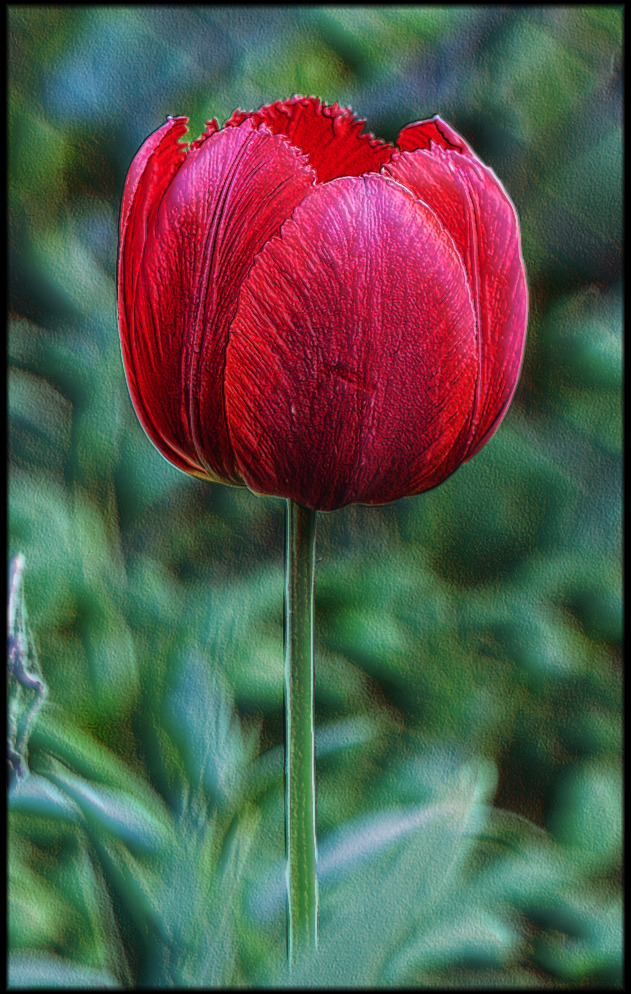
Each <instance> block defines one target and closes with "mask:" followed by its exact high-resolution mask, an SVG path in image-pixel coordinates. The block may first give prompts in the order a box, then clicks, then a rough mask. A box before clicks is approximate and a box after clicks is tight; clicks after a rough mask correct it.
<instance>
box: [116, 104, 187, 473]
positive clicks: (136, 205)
mask: <svg viewBox="0 0 631 994" xmlns="http://www.w3.org/2000/svg"><path fill="white" fill-rule="evenodd" d="M186 122H187V118H185V117H176V118H169V119H168V120H167V121H166V123H165V124H163V125H162V127H161V128H158V130H157V131H155V132H154V133H153V134H152V135H150V136H149V138H147V140H146V141H145V142H144V144H143V145H142V147H141V148H140V150H139V151H138V152H137V154H136V156H135V157H134V160H133V162H132V164H131V166H130V168H129V172H128V174H127V179H126V181H125V189H124V192H123V201H122V206H121V219H120V253H119V262H118V319H119V327H120V336H121V348H122V353H123V362H124V366H125V372H126V375H127V382H128V385H129V392H130V394H131V399H132V403H133V405H134V408H135V411H136V414H137V415H138V419H139V421H140V423H141V424H142V426H143V428H144V429H145V431H146V432H147V434H148V435H149V438H150V439H151V440H152V442H153V443H154V445H155V446H156V447H157V448H158V449H159V451H160V452H161V453H162V455H164V456H165V457H166V458H167V459H169V460H170V461H171V462H173V463H174V465H175V466H177V467H178V469H181V470H184V471H186V472H189V473H195V474H200V473H202V472H203V471H202V467H201V466H199V465H198V464H197V463H196V462H195V460H193V459H191V457H190V454H188V453H186V452H184V451H182V450H181V447H180V445H173V444H172V443H171V442H169V441H168V440H167V439H166V438H165V437H164V435H163V432H162V431H161V428H160V424H161V423H163V422H164V417H163V416H161V414H160V411H158V410H156V404H155V402H154V403H153V404H152V403H149V405H147V404H146V403H145V398H144V396H143V395H144V390H143V376H142V370H143V363H144V359H145V356H144V351H145V350H144V348H143V341H142V337H139V335H138V327H137V322H136V320H135V318H134V313H133V312H134V300H135V298H136V293H137V287H138V278H139V273H140V266H141V261H142V256H143V252H144V248H145V238H146V233H147V229H148V227H149V224H150V221H151V218H152V216H153V215H154V214H155V211H156V210H157V208H158V205H159V203H160V200H161V198H162V197H163V195H164V192H165V190H166V188H167V187H168V185H169V183H170V182H171V180H172V179H173V176H174V175H175V173H176V172H177V170H178V169H179V168H180V166H181V165H182V163H183V161H184V159H185V158H186V152H187V148H186V145H185V144H182V143H181V142H180V141H179V139H180V138H181V137H182V136H183V135H184V134H185V133H186ZM158 407H159V408H161V407H162V404H161V403H159V404H158ZM191 448H192V447H191Z"/></svg>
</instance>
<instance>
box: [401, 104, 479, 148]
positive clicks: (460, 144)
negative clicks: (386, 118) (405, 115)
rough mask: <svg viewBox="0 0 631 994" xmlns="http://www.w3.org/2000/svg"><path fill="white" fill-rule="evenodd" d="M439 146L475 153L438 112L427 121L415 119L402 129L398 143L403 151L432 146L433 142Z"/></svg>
mask: <svg viewBox="0 0 631 994" xmlns="http://www.w3.org/2000/svg"><path fill="white" fill-rule="evenodd" d="M432 143H433V144H435V145H438V147H439V148H444V149H453V150H454V151H456V152H461V153H462V154H463V155H473V151H472V149H471V146H470V145H468V144H467V142H466V141H465V140H464V138H463V137H462V136H461V135H459V134H458V132H457V131H454V129H453V128H452V127H451V125H450V124H447V122H446V121H443V119H442V117H439V116H438V114H436V115H435V116H434V117H431V118H429V120H427V121H415V122H414V124H407V125H406V126H405V128H402V129H401V132H400V134H399V138H398V140H397V145H398V146H399V148H400V149H401V151H402V152H415V151H416V150H417V149H419V148H430V147H431V144H432Z"/></svg>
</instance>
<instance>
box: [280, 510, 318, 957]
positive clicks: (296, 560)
mask: <svg viewBox="0 0 631 994" xmlns="http://www.w3.org/2000/svg"><path fill="white" fill-rule="evenodd" d="M315 529H316V512H315V511H312V510H310V509H309V508H307V507H302V506H301V505H300V504H296V503H295V502H294V501H292V500H288V501H287V546H286V558H285V831H286V843H287V895H288V929H287V938H288V952H289V963H290V965H291V964H292V963H294V962H295V960H296V957H297V955H298V953H299V952H300V950H308V949H310V950H314V949H315V948H316V946H317V941H318V883H317V877H316V818H315V729H314V711H313V574H314V563H315Z"/></svg>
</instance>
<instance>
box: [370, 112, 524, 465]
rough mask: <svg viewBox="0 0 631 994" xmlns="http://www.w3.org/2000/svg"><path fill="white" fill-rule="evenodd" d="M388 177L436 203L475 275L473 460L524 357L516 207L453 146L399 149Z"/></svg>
mask: <svg viewBox="0 0 631 994" xmlns="http://www.w3.org/2000/svg"><path fill="white" fill-rule="evenodd" d="M442 127H444V125H443V124H442V122H441V128H442ZM452 138H454V140H455V139H457V138H458V136H457V135H456V133H455V132H453V133H452ZM383 174H384V175H385V176H390V177H392V178H393V179H396V180H397V181H398V182H399V183H402V184H403V185H404V186H406V187H407V188H408V189H409V190H410V191H411V192H412V193H413V194H414V195H415V196H417V197H418V198H419V199H420V200H421V201H422V202H423V203H425V204H427V205H428V206H429V207H431V208H432V210H433V211H434V212H435V213H436V215H437V217H438V218H439V219H440V220H441V222H442V223H443V224H444V225H445V227H446V228H447V229H448V230H449V231H450V233H451V234H452V236H453V238H454V242H455V244H456V246H457V247H458V250H459V252H460V254H461V257H462V260H463V262H464V265H465V269H466V271H467V274H468V278H469V283H470V287H471V293H472V297H473V301H474V306H475V310H476V321H477V329H478V347H479V353H480V358H479V374H478V384H477V390H476V400H475V404H474V409H473V411H472V418H471V422H470V424H469V425H468V426H467V428H466V432H465V434H464V436H463V440H462V458H463V460H466V459H470V458H471V456H473V455H474V454H475V453H476V452H477V451H478V450H479V449H480V448H481V447H482V445H484V443H485V442H486V441H487V440H488V439H489V438H490V436H491V435H492V434H493V432H494V431H495V429H496V428H497V427H498V425H499V423H500V421H501V420H502V418H503V416H504V414H505V413H506V410H507V409H508V406H509V404H510V401H511V398H512V396H513V393H514V390H515V387H516V385H517V380H518V377H519V370H520V366H521V361H522V355H523V349H524V342H525V331H526V321H527V310H528V291H527V286H526V277H525V272H524V264H523V260H522V257H521V250H520V237H519V225H518V221H517V217H516V214H515V208H514V207H513V204H512V202H511V201H510V199H509V197H508V195H507V194H506V192H505V190H504V189H503V187H502V185H501V183H500V182H499V180H498V179H497V177H496V176H495V174H494V173H493V171H492V170H491V169H489V168H487V167H486V166H484V165H483V164H482V163H481V162H480V161H479V160H478V159H477V158H476V157H475V156H474V155H473V153H469V152H467V153H465V154H460V153H459V152H457V151H454V150H453V146H451V145H450V144H445V145H443V146H442V147H441V146H439V145H437V144H432V146H431V147H430V149H429V150H427V151H426V150H424V149H422V148H421V149H419V150H418V151H415V152H403V153H399V154H395V155H394V156H393V159H392V161H391V162H390V163H388V164H387V165H386V166H384V169H383Z"/></svg>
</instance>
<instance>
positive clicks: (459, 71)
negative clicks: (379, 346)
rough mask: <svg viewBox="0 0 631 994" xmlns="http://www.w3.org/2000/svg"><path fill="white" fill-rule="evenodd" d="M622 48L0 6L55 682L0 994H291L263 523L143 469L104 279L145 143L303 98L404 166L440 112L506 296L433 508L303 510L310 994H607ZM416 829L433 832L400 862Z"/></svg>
mask: <svg viewBox="0 0 631 994" xmlns="http://www.w3.org/2000/svg"><path fill="white" fill-rule="evenodd" d="M622 20H623V18H622V9H621V8H620V7H604V6H598V7H572V6H567V7H554V6H552V7H530V6H527V7H524V8H523V9H519V8H514V7H494V6H471V7H467V6H465V7H413V6H408V7H387V8H385V7H378V6H377V7H373V6H371V7H348V8H344V7H188V6H177V7H169V6H164V7H151V6H146V7H142V6H139V7H133V6H131V7H108V6H99V7H97V6H92V7H91V6H87V7H70V6H69V7H54V6H53V7H37V6H12V7H10V8H9V15H8V42H9V250H10V276H9V294H10V301H9V366H10V368H9V404H10V415H9V429H10V438H9V442H10V450H9V459H10V463H9V500H10V504H9V544H10V553H11V555H14V554H15V553H16V552H18V551H21V552H22V553H23V554H24V556H25V572H24V591H25V597H26V605H27V609H28V613H29V623H30V627H31V630H32V636H33V640H34V644H35V646H36V648H37V652H38V655H39V663H40V667H41V671H42V674H43V676H44V679H45V681H46V683H47V685H48V688H49V696H48V700H47V703H46V705H45V707H44V709H43V710H42V712H41V713H40V716H39V718H38V720H37V723H36V725H35V728H34V730H33V733H32V736H31V740H30V759H29V763H30V767H31V771H32V775H31V776H30V777H29V778H28V780H26V781H25V782H24V783H22V784H19V785H18V786H16V787H15V788H14V790H13V791H12V793H11V798H12V809H13V810H12V815H11V818H12V821H11V844H10V873H11V877H10V896H11V918H10V925H11V930H10V938H11V945H12V948H13V951H14V953H13V955H14V958H13V961H12V970H13V973H12V975H11V976H12V983H13V984H14V985H15V986H20V985H23V986H24V985H25V986H30V985H32V984H33V983H36V982H37V978H39V980H40V981H41V982H45V983H46V984H47V985H49V986H50V985H54V984H58V985H60V986H66V985H69V984H71V983H73V982H76V983H78V984H79V985H80V986H83V985H96V986H99V985H112V986H120V985H122V986H140V987H142V986H145V985H147V986H152V985H158V986H163V985H169V984H174V985H175V986H212V985H215V986H222V985H223V986H250V985H256V984H257V983H264V982H270V983H274V982H278V983H281V982H284V981H283V980H282V969H283V967H282V963H283V958H284V918H283V903H282V883H283V881H282V860H283V852H284V834H283V832H284V830H283V813H282V812H283V795H282V789H283V787H282V779H283V767H282V741H283V730H282V729H283V719H282V708H283V644H282V612H283V605H282V597H283V529H284V503H283V502H282V501H281V500H278V499H274V498H260V497H255V496H253V495H252V494H250V493H249V492H248V491H247V490H245V489H239V490H237V489H232V488H227V487H221V486H216V485H210V484H206V483H203V482H200V481H197V480H195V479H193V478H189V477H187V476H186V475H184V474H182V473H180V472H178V471H177V470H176V469H174V468H173V467H172V466H171V465H169V464H168V463H167V462H166V461H165V460H164V459H163V458H162V457H161V456H160V455H159V453H158V452H157V451H156V450H155V449H154V447H153V446H152V445H151V443H150V442H149V441H148V440H147V438H146V437H145V435H144V433H143V431H142V429H141V427H140V425H139V423H138V421H137V419H136V417H135V415H134V412H133V409H132V406H131V402H130V399H129V395H128V392H127V387H126V383H125V377H124V372H123V367H122V362H121V354H120V346H119V340H118V331H117V318H116V260H117V225H118V212H119V206H120V200H121V195H122V189H123V184H124V180H125V175H126V172H127V169H128V167H129V164H130V162H131V159H132V158H133V156H134V154H135V152H136V150H137V149H138V147H139V146H140V144H141V143H142V142H143V140H144V139H145V138H146V137H147V135H148V134H150V133H151V132H152V131H154V130H155V129H156V128H157V127H158V126H159V125H160V124H162V122H163V121H164V119H165V117H166V116H167V115H169V114H172V115H178V114H185V115H187V116H189V118H190V131H191V137H195V136H196V135H197V134H199V133H200V131H201V130H203V126H204V121H205V120H206V119H209V118H212V117H217V118H218V120H219V121H220V123H221V122H223V120H225V119H226V118H227V117H229V116H230V114H231V113H232V111H233V110H234V109H235V108H236V107H240V108H242V109H246V110H250V109H256V108H258V107H259V106H260V105H262V104H264V103H269V102H271V101H273V100H276V99H281V98H286V97H288V96H290V95H291V94H293V93H295V92H298V93H302V94H314V95H317V96H319V97H320V98H322V99H323V100H325V101H328V102H334V101H336V100H337V101H338V102H339V103H340V104H341V105H343V106H344V105H350V106H352V108H353V110H354V111H355V113H356V114H357V115H358V116H360V117H361V118H366V120H367V128H368V129H369V130H371V131H372V132H373V133H374V134H376V135H378V136H379V137H381V138H384V139H388V140H391V141H396V136H397V134H398V132H399V130H400V128H401V127H402V126H403V125H405V124H407V123H409V122H411V121H414V120H420V119H423V118H427V117H430V116H431V115H433V114H436V113H439V114H440V115H441V117H443V118H444V119H445V120H447V121H448V122H449V123H451V124H452V125H453V126H454V127H455V128H456V129H457V130H458V131H459V132H460V133H461V134H462V135H463V136H464V137H465V138H466V140H467V141H468V142H469V143H470V144H471V145H472V147H473V148H474V149H475V150H476V152H477V153H478V154H479V156H480V157H481V158H482V159H483V161H485V162H486V163H487V164H488V165H490V166H491V167H492V168H493V169H494V170H495V172H496V173H497V175H498V176H499V177H500V179H501V180H502V182H503V183H504V185H505V187H506V189H507V190H508V192H509V194H510V196H511V198H512V199H513V201H514V203H515V206H516V209H517V212H518V215H519V217H520V220H521V226H522V238H523V255H524V259H525V262H526V267H527V272H528V281H529V287H530V318H529V326H528V339H527V346H526V353H525V360H524V365H523V371H522V376H521V380H520V383H519V385H518V388H517V392H516V394H515V398H514V401H513V404H512V407H511V409H510V411H509V413H508V415H507V417H506V419H505V421H504V422H503V424H502V426H501V427H500V429H499V430H498V432H497V433H496V435H495V436H494V437H493V438H492V440H491V441H490V442H489V444H488V445H487V446H485V448H484V449H483V450H482V451H481V452H480V453H479V454H478V455H477V456H476V457H475V458H474V459H473V460H471V461H470V462H469V463H467V464H466V465H465V466H463V467H462V468H461V469H459V470H458V471H457V472H456V473H455V474H454V475H453V476H452V477H451V478H450V479H449V480H447V481H446V482H445V483H444V484H442V485H441V486H440V487H438V488H436V489H435V490H433V491H431V492H430V493H427V494H425V495H421V496H419V497H415V498H407V499H405V500H402V501H398V502H396V503H394V504H391V505H389V506H384V507H373V508H368V507H360V506H353V507H348V508H344V509H342V510H339V511H335V512H332V513H330V514H320V515H319V519H318V538H317V555H318V563H317V567H316V706H317V743H318V750H319V757H318V773H317V777H318V780H317V782H318V833H319V839H320V846H321V855H322V875H321V900H322V927H323V936H324V938H323V943H324V952H323V957H324V959H323V963H324V966H321V968H320V970H319V973H318V974H317V978H319V980H320V981H321V982H331V983H335V982H336V977H337V974H336V972H335V971H336V970H339V969H342V966H340V964H343V971H344V972H343V977H344V978H345V980H344V982H345V983H350V984H353V983H357V984H359V985H360V986H362V984H365V985H366V986H371V985H373V984H376V985H379V984H381V985H384V986H396V985H397V984H399V985H400V984H402V983H403V984H406V985H410V986H419V985H420V986H435V985H438V986H441V985H442V986H455V987H458V986H460V985H463V986H469V985H472V986H476V985H478V986H487V985H491V986H504V985H507V986H544V987H545V986H553V987H554V986H559V987H572V986H574V985H576V984H580V985H583V986H608V985H610V986H618V985H620V984H621V979H620V978H621V974H620V947H621V937H620V936H621V923H620V917H621V911H620V884H619V872H620V847H621V846H620V844H621V781H620V756H621V719H620V677H621V659H620V638H621V616H622V612H621V601H620V587H621V568H620V544H621V529H620V505H621V468H620V447H621V389H620V380H621V294H622V289H621V287H622V283H621V281H622V276H621V217H622V206H621V204H622V199H621V154H622V109H621V103H622V99H621V87H622V83H621V72H622ZM467 798H468V800H467ZM463 805H464V807H463ZM465 808H466V812H465V813H466V817H465V815H462V818H460V814H458V815H456V814H454V812H462V811H465ZM447 809H448V810H449V811H450V812H451V814H450V815H449V818H455V819H456V821H455V822H454V824H451V822H449V824H446V823H443V822H441V821H440V818H442V817H444V812H445V811H446V810H447ZM410 811H413V812H414V811H415V812H418V811H425V812H432V813H433V814H432V817H433V818H435V819H439V820H438V821H435V822H432V824H434V831H433V834H432V829H431V825H430V826H429V827H427V826H426V827H425V828H423V829H422V830H421V828H419V826H418V825H416V822H415V823H414V824H415V826H416V827H413V828H410V829H409V831H408V829H405V832H407V835H406V839H408V841H407V842H406V843H405V846H407V848H405V846H404V847H403V848H402V849H401V851H400V852H399V853H398V855H396V859H395V856H393V855H392V852H391V849H389V848H388V846H389V845H390V844H389V843H387V839H388V838H389V837H390V836H389V835H388V832H389V831H390V830H392V831H393V832H395V834H396V831H403V829H402V828H401V826H404V825H406V824H407V822H406V817H407V815H406V812H410ZM437 812H442V814H440V818H439V814H437ZM481 812H484V813H485V814H484V817H485V818H486V821H485V822H484V825H482V824H480V826H479V827H478V828H475V829H473V828H472V825H473V822H472V821H471V818H472V817H473V814H472V813H474V814H475V817H476V818H481V817H482V815H481ZM371 819H372V820H371ZM458 819H460V820H458ZM456 822H457V824H458V826H460V827H454V825H455V824H456ZM410 824H411V823H410ZM419 824H420V823H419ZM423 824H425V823H423ZM476 824H477V823H476ZM465 825H466V828H463V826H465ZM388 826H389V827H388ZM393 826H395V828H396V826H398V828H396V830H395V828H393ZM436 826H438V827H436ZM441 826H442V827H441ZM405 832H404V834H405ZM362 833H363V834H362ZM485 839H486V841H484V840H485ZM489 839H490V840H491V841H489ZM366 840H372V842H370V843H367V842H366ZM384 840H386V841H384ZM454 840H456V841H455V842H454ZM464 840H467V841H466V844H465V841H464ZM373 842H374V844H375V845H376V846H377V849H379V846H381V849H379V852H380V853H381V855H380V856H378V857H375V859H376V860H377V861H376V862H375V860H374V859H373V861H372V862H371V861H370V860H369V861H368V863H366V864H365V865H364V864H362V865H364V869H363V870H362V871H361V872H360V871H357V870H356V869H354V868H353V866H354V864H353V858H354V857H353V855H352V854H353V853H354V854H356V853H357V852H359V851H364V849H366V850H367V849H370V846H371V845H372V843H373ZM483 843H484V844H483ZM452 844H453V845H454V846H455V849H454V850H453V851H454V852H455V853H457V858H456V857H454V858H453V859H452V856H450V855H449V853H450V852H451V849H450V850H449V852H447V849H448V847H449V846H451V845H452ZM384 847H385V848H384ZM452 855H453V854H452ZM465 856H466V858H465ZM327 860H328V862H327ZM379 860H381V862H379ZM388 860H390V862H388ZM392 860H394V861H395V862H394V863H392ZM397 860H398V862H397ZM406 860H411V862H410V863H407V862H406ZM441 861H443V862H441ZM395 864H396V865H395ZM443 865H444V867H446V868H449V867H450V868H451V869H445V870H444V872H443V870H442V869H441V867H442V866H443ZM410 867H412V869H410ZM362 874H363V875H362ZM415 874H416V876H415ZM432 877H438V878H440V879H441V880H442V879H443V877H444V879H445V880H449V881H450V884H449V886H448V885H447V884H445V886H444V887H443V889H442V890H441V889H440V888H439V891H436V892H435V890H433V889H432V888H433V887H435V882H434V883H432ZM450 886H451V888H452V889H451V890H449V887H450ZM406 887H407V888H408V891H406V890H405V888H406ZM370 894H372V895H373V896H374V897H375V901H377V904H380V906H383V907H386V906H388V907H389V906H390V905H389V904H388V902H389V901H390V902H392V909H393V910H392V913H391V914H390V913H389V918H388V923H389V924H390V923H392V929H393V935H392V936H391V937H390V939H389V938H388V936H389V933H388V929H384V928H383V922H381V924H380V919H379V909H378V907H377V904H374V906H373V905H371V904H370V900H369V895H370ZM329 895H331V896H329ZM375 895H376V896H375ZM377 898H378V900H377ZM371 899H372V898H371ZM327 902H328V903H327ZM340 909H342V910H340ZM349 909H354V911H352V910H349ZM353 914H355V915H356V920H355V919H353ZM336 915H337V916H338V917H337V918H336ZM349 916H350V917H349ZM397 916H398V917H397ZM395 920H396V922H397V923H398V924H397V925H396V928H399V929H400V931H399V932H397V933H396V935H395V934H394V930H395V925H394V922H395ZM347 921H348V922H351V924H348V925H347V926H346V925H344V923H345V922H347ZM329 922H330V923H335V922H337V923H338V926H339V923H340V922H342V926H343V927H347V928H348V933H344V940H343V943H342V945H341V946H340V947H339V948H337V947H336V946H335V942H334V941H333V938H331V939H330V942H329V940H328V939H327V935H328V934H331V935H332V934H333V932H334V931H335V928H336V927H337V926H335V925H334V924H332V925H330V929H331V931H330V933H327V931H326V929H327V927H328V926H327V923H329ZM342 926H339V928H342ZM339 928H338V932H339V934H340V935H341V934H342V932H340V931H339ZM371 929H372V930H373V931H371ZM374 930H376V931H374ZM372 935H375V936H377V939H375V940H374V941H373V940H371V939H370V937H371V936H372ZM402 937H403V938H402ZM390 940H391V949H390V951H388V949H389V947H388V942H389V941H390ZM327 942H329V944H328V945H327ZM340 942H342V940H340ZM342 949H343V951H342ZM375 949H380V950H382V953H383V954H382V955H381V959H380V960H379V962H378V963H377V962H376V961H375V963H372V960H371V957H370V955H369V953H372V952H374V950H375ZM401 949H404V950H408V952H406V953H405V956H403V959H401V956H402V954H401ZM375 955H376V954H375ZM327 957H328V958H327ZM397 957H398V958H397ZM375 964H376V965H375ZM310 969H312V967H310V966H309V965H308V964H307V966H305V971H306V972H305V973H304V976H303V975H302V974H301V975H300V977H302V980H301V982H304V984H305V985H307V984H308V983H311V982H316V981H315V980H314V979H313V978H314V976H316V974H313V973H309V970H310ZM327 970H329V973H327ZM362 971H363V972H362ZM371 971H372V972H371ZM279 977H281V979H280V980H279V979H278V978H279ZM42 978H43V981H42ZM266 978H267V979H266ZM270 978H272V979H271V980H270ZM273 978H276V980H274V979H273ZM327 978H329V979H327ZM294 979H295V978H294ZM338 982H339V977H338Z"/></svg>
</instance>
